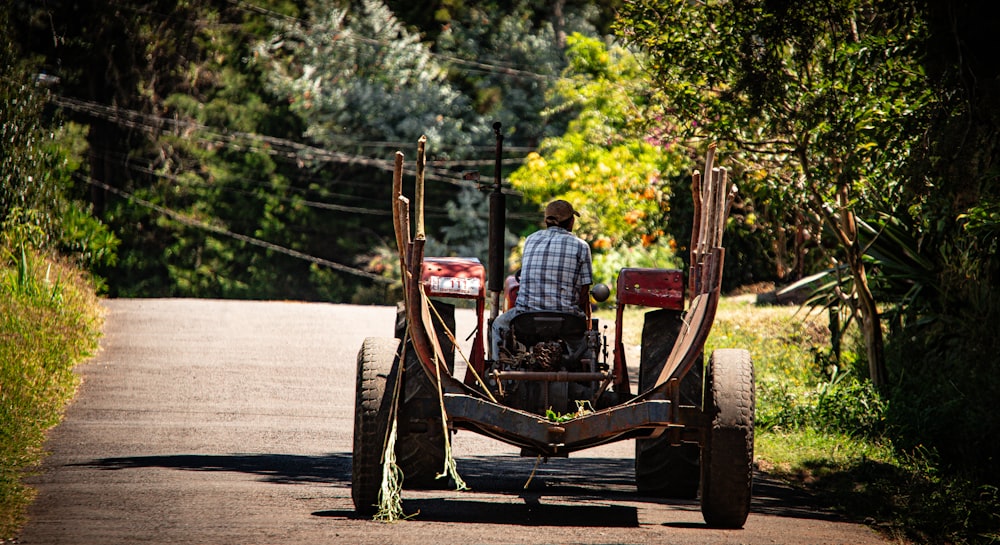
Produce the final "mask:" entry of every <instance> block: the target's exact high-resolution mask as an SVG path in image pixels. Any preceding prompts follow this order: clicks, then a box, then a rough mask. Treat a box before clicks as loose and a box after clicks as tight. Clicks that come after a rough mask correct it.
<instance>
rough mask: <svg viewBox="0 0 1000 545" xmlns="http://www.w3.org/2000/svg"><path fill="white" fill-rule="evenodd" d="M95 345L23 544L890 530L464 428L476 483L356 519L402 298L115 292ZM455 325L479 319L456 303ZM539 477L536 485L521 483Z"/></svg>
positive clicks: (767, 496) (823, 537)
mask: <svg viewBox="0 0 1000 545" xmlns="http://www.w3.org/2000/svg"><path fill="white" fill-rule="evenodd" d="M104 304H105V305H106V307H107V309H108V317H107V323H106V326H105V336H104V338H103V340H102V343H101V344H102V350H101V352H100V353H99V354H98V355H97V356H96V357H95V358H94V359H93V360H92V361H91V362H90V363H87V364H85V365H82V366H80V368H79V369H78V372H79V373H80V374H81V375H82V377H83V384H82V386H81V389H80V392H79V394H78V397H77V399H76V401H75V402H74V403H73V404H72V405H71V406H70V407H69V409H68V411H67V414H66V418H65V420H64V422H63V423H62V424H61V425H59V426H58V427H57V428H56V429H55V430H53V432H52V433H51V435H50V437H49V440H48V442H47V445H46V448H47V449H48V450H49V451H50V455H49V456H48V457H47V458H46V460H45V462H44V464H43V467H42V468H41V470H40V472H39V474H38V475H36V476H34V477H32V478H31V479H30V480H29V482H30V484H32V485H33V486H34V487H36V488H37V489H38V497H37V499H36V501H35V502H34V504H33V505H32V507H31V509H30V510H29V517H30V522H29V523H28V525H27V526H26V527H25V529H24V531H23V532H22V534H21V535H20V536H19V538H18V542H19V543H21V544H25V545H28V544H50V545H55V544H74V545H89V544H94V545H97V544H100V545H113V544H129V545H132V544H139V543H190V544H210V545H222V544H233V545H251V544H279V543H280V544H285V543H302V544H318V543H352V544H354V543H357V544H361V543H372V544H376V543H377V544H392V543H454V544H459V543H483V544H493V543H503V544H522V543H524V544H538V543H553V544H556V543H558V544H568V543H588V544H589V543H595V544H596V543H663V544H682V543H685V544H686V543H701V544H715V543H720V544H721V543H740V544H773V543H781V544H789V545H792V544H810V545H821V544H844V545H847V544H850V545H862V544H875V543H885V542H884V541H883V540H881V539H880V538H879V537H878V536H877V535H876V534H875V533H874V532H873V531H871V530H870V529H868V528H866V527H864V526H861V525H856V524H850V523H846V522H844V521H842V520H840V519H839V518H838V517H837V516H836V515H835V514H833V513H830V512H826V511H822V510H818V509H815V508H813V507H811V505H812V503H813V502H811V501H810V498H808V497H807V496H804V495H802V494H800V493H796V492H795V491H794V490H792V489H789V488H787V487H784V486H782V485H781V484H780V483H778V482H776V481H774V480H773V479H768V478H767V477H766V476H760V477H759V478H758V479H757V481H756V484H755V491H754V496H755V498H754V503H753V510H752V512H751V514H750V518H749V520H748V521H747V524H746V528H745V529H743V530H715V529H710V528H707V527H706V526H705V525H704V523H703V522H702V519H701V514H700V512H699V509H698V505H697V503H696V502H683V501H681V502H667V501H661V500H655V499H651V498H643V497H640V496H638V495H637V494H636V492H635V488H634V486H633V481H632V480H633V477H634V474H633V469H632V463H633V461H632V454H633V448H634V447H633V444H632V443H631V442H622V443H616V444H613V445H608V446H604V447H600V448H597V449H592V450H589V451H583V452H581V453H578V454H575V455H574V456H572V457H570V458H569V459H562V460H551V461H549V462H548V463H545V464H542V465H541V466H540V467H539V468H538V470H537V472H536V474H535V475H534V477H533V478H531V480H530V483H528V481H529V477H530V476H531V475H532V469H533V468H534V467H535V460H534V459H530V458H521V457H520V456H518V455H517V450H516V449H513V448H512V447H508V446H506V445H504V444H502V443H499V442H496V441H493V440H490V439H486V438H483V437H480V436H478V435H476V434H473V433H470V432H460V433H458V434H457V435H456V436H455V438H454V448H455V454H456V458H457V464H458V470H459V473H460V474H461V475H462V477H463V478H464V479H465V480H466V482H467V483H468V484H469V485H470V486H471V488H472V490H471V491H465V492H457V491H454V490H447V489H446V490H431V491H406V492H405V493H404V509H405V510H406V512H407V513H410V514H412V515H413V517H412V519H410V520H407V521H403V522H397V523H394V524H385V523H380V522H374V521H371V520H368V519H364V518H359V517H357V516H355V514H354V512H353V505H352V503H351V497H350V479H351V434H352V425H353V424H352V422H353V410H354V409H353V407H354V383H355V380H354V373H355V366H356V355H357V351H358V348H359V347H360V346H361V342H362V340H363V339H364V338H365V337H367V336H383V337H391V336H392V331H393V323H394V318H395V309H393V308H388V307H361V306H349V305H327V304H301V303H287V302H245V301H240V302H236V301H212V300H181V299H172V300H171V299H168V300H150V299H147V300H109V301H106V302H105V303H104ZM458 321H459V326H458V329H459V332H458V333H459V335H458V336H459V338H464V337H465V336H466V335H468V333H469V332H470V331H471V330H472V327H473V326H472V320H471V314H470V313H469V312H467V311H459V313H458ZM526 483H528V486H527V488H525V484H526Z"/></svg>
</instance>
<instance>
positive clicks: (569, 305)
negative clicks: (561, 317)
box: [517, 227, 592, 314]
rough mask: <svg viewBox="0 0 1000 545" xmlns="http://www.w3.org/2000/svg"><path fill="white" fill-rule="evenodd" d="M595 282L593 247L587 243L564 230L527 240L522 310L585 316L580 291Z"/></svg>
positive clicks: (520, 298) (519, 305) (555, 229)
mask: <svg viewBox="0 0 1000 545" xmlns="http://www.w3.org/2000/svg"><path fill="white" fill-rule="evenodd" d="M591 283H592V279H591V266H590V246H588V245H587V243H586V242H584V241H582V240H580V239H579V238H577V237H576V236H575V235H573V234H572V233H570V232H569V231H567V230H566V229H563V228H561V227H549V228H548V229H544V230H542V231H538V232H536V233H533V234H532V235H531V236H529V237H528V238H527V240H525V243H524V253H523V255H522V258H521V286H520V289H519V291H518V295H517V309H518V310H519V311H539V310H544V311H555V312H568V313H573V314H583V310H582V309H581V308H580V290H581V287H583V286H587V285H590V284H591Z"/></svg>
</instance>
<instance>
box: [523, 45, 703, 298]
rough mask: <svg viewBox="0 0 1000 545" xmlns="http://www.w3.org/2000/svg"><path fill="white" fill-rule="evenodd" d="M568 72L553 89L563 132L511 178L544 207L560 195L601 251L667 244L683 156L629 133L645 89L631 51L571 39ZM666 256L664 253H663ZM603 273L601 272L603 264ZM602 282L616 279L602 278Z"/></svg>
mask: <svg viewBox="0 0 1000 545" xmlns="http://www.w3.org/2000/svg"><path fill="white" fill-rule="evenodd" d="M567 45H568V48H567V51H566V55H567V59H568V62H569V65H568V67H567V68H566V70H565V72H564V73H563V77H562V78H561V79H560V81H559V82H558V83H557V84H556V86H555V88H554V89H553V97H552V98H551V101H552V102H553V103H555V104H556V106H554V107H553V108H552V110H550V112H552V113H555V112H569V113H571V114H572V121H571V122H570V123H569V126H568V127H567V130H566V133H565V134H563V135H562V136H559V137H549V138H546V139H545V140H543V141H542V144H541V146H540V148H539V151H538V152H537V153H532V154H529V156H528V158H527V160H526V161H525V164H524V165H523V166H522V167H521V168H520V169H518V170H517V171H516V172H514V173H513V174H511V177H510V180H511V183H512V185H513V186H514V187H515V188H517V189H518V190H520V191H521V192H522V193H523V194H524V197H525V199H526V200H528V201H530V202H533V203H537V204H538V205H544V204H545V203H546V202H548V201H550V200H552V199H555V198H563V199H566V200H568V201H570V202H571V203H573V205H574V207H576V208H577V209H578V210H579V211H580V213H581V218H580V220H579V221H578V227H577V229H576V232H577V233H578V234H579V235H580V237H581V238H583V239H584V240H586V241H588V242H589V243H591V245H592V246H593V248H594V249H595V261H597V262H598V263H599V262H600V260H601V254H612V253H616V252H624V253H628V252H629V250H630V249H635V248H639V249H641V248H659V247H666V248H668V249H667V250H666V254H667V256H669V257H672V256H671V255H670V254H671V252H670V250H669V244H670V240H669V238H668V237H667V236H666V234H665V231H664V230H665V227H666V219H667V213H668V212H669V203H670V196H671V195H670V186H669V184H668V183H667V181H668V179H669V178H671V177H675V176H678V175H679V174H680V173H681V169H682V167H683V166H684V165H685V161H686V160H685V157H684V155H683V154H681V153H679V152H678V151H677V150H670V149H668V148H666V147H664V146H663V145H661V144H660V143H659V142H657V141H655V140H653V139H646V138H644V137H642V136H637V135H631V134H630V133H629V132H628V129H629V127H630V125H632V124H634V123H635V122H636V120H637V118H638V117H639V116H640V115H641V113H642V111H643V109H642V103H641V101H642V96H643V94H642V92H641V89H642V88H643V86H644V85H647V82H646V80H645V79H644V78H643V75H642V71H641V69H640V65H639V63H638V62H637V60H636V59H635V57H633V56H632V54H631V53H629V52H628V51H626V50H625V49H622V48H620V47H614V46H612V47H608V46H607V45H605V44H604V43H603V42H601V41H600V40H597V39H594V38H588V37H585V36H583V35H580V34H573V35H571V36H569V37H568V39H567ZM661 253H662V252H661ZM598 268H599V267H598ZM604 280H605V281H609V282H610V281H612V280H613V279H611V278H605V279H604Z"/></svg>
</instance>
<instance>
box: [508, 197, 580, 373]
mask: <svg viewBox="0 0 1000 545" xmlns="http://www.w3.org/2000/svg"><path fill="white" fill-rule="evenodd" d="M579 216H580V214H579V212H577V211H576V210H574V209H573V205H571V204H570V203H568V202H566V201H564V200H555V201H552V202H550V203H549V204H548V205H547V206H546V207H545V229H542V230H540V231H536V232H534V233H532V234H531V235H530V236H528V238H527V239H526V240H525V241H524V252H523V254H522V257H521V275H520V288H519V291H518V295H517V302H516V304H515V306H514V308H512V309H510V310H508V311H507V312H505V313H503V314H501V315H500V316H498V317H497V318H496V319H495V320H494V321H493V326H492V333H493V335H492V337H491V341H490V358H491V359H494V360H496V359H497V358H499V356H500V343H501V339H503V337H504V334H505V332H506V331H507V330H508V329H509V328H510V322H511V320H513V319H514V317H515V316H517V315H518V314H520V313H523V312H535V311H546V312H560V313H566V314H575V315H577V316H580V317H582V318H584V319H586V322H587V324H588V327H589V324H590V285H591V284H592V283H593V278H592V271H591V263H590V261H591V256H590V246H589V245H588V244H587V243H586V242H584V241H583V240H581V239H580V238H579V237H577V236H576V235H574V234H573V233H572V231H573V227H574V226H575V224H576V218H577V217H579Z"/></svg>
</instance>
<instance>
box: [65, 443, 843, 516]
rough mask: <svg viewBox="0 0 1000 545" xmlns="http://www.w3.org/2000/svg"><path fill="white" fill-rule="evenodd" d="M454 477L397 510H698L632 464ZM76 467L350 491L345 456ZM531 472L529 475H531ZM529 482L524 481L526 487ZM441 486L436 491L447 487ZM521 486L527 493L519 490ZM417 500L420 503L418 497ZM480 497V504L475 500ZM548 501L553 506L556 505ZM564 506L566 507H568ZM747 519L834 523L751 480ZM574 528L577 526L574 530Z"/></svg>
mask: <svg viewBox="0 0 1000 545" xmlns="http://www.w3.org/2000/svg"><path fill="white" fill-rule="evenodd" d="M457 463H458V470H459V474H460V475H461V476H462V478H463V479H464V480H465V482H466V483H467V484H468V486H469V488H470V489H471V492H470V493H469V494H468V496H465V495H463V496H462V498H461V499H456V498H452V497H449V498H441V497H437V498H427V497H421V498H414V499H405V498H404V510H405V511H406V512H408V513H413V512H418V511H419V512H420V518H421V520H437V521H445V522H460V521H465V522H485V523H497V524H507V523H509V524H531V525H539V526H551V525H561V524H565V525H576V526H579V525H581V524H583V525H591V524H592V525H593V526H621V527H629V526H634V525H636V524H638V518H637V515H636V509H635V508H634V507H630V506H623V505H613V504H612V505H607V504H604V505H594V504H592V503H591V504H587V503H583V502H581V503H578V504H573V503H572V502H573V501H574V500H589V501H594V500H600V501H603V502H608V501H611V502H614V501H628V502H636V501H638V502H644V503H657V504H662V505H671V506H673V507H674V508H679V509H686V510H692V511H697V510H699V505H698V502H697V500H673V499H662V498H652V497H644V496H640V495H638V494H637V493H636V491H635V485H634V479H635V473H634V468H633V460H632V459H630V458H629V459H610V458H582V457H580V458H563V459H550V460H548V461H547V462H544V463H541V464H538V467H537V468H536V467H535V465H536V460H535V459H533V458H524V457H520V456H514V455H499V456H472V457H461V458H459V459H458V460H457ZM75 465H77V466H83V467H92V468H97V469H101V470H109V471H119V470H132V469H143V468H166V469H177V470H182V471H208V472H211V471H218V472H237V473H244V474H250V475H256V476H259V477H260V479H261V480H262V481H264V482H269V483H276V484H305V483H309V484H329V485H331V486H338V487H349V486H350V484H351V454H350V453H340V452H338V453H331V454H328V455H323V456H302V455H295V454H229V455H213V454H205V455H202V454H177V455H162V456H134V457H122V458H104V459H100V460H94V461H91V462H87V463H81V464H75ZM533 472H534V474H532V473H533ZM529 478H530V480H529ZM447 484H448V483H446V482H442V488H447ZM526 484H527V486H525V485H526ZM476 493H485V494H500V495H507V496H511V497H512V498H519V499H517V500H514V501H513V502H510V503H502V502H497V501H492V500H491V499H489V498H485V499H477V496H476ZM423 496H426V494H424V495H423ZM480 498H482V497H481V496H480ZM551 501H559V502H561V503H559V504H555V503H551ZM567 502H569V503H567ZM752 512H754V513H757V514H766V515H772V516H779V517H791V518H798V519H815V520H829V521H840V520H844V518H843V517H841V516H840V515H838V514H837V513H834V512H831V511H829V510H825V509H821V508H819V507H818V504H817V502H816V500H815V499H814V498H813V497H811V496H810V495H809V494H807V493H805V492H803V491H801V490H798V489H796V488H793V487H791V486H789V485H787V484H785V483H783V482H781V481H780V480H777V479H775V478H773V477H770V476H768V475H767V474H763V473H757V474H756V475H755V480H754V495H753V506H752ZM315 515H317V516H328V517H345V518H352V517H353V513H345V512H341V511H329V512H327V511H321V512H317V513H315ZM581 521H583V522H582V523H581Z"/></svg>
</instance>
